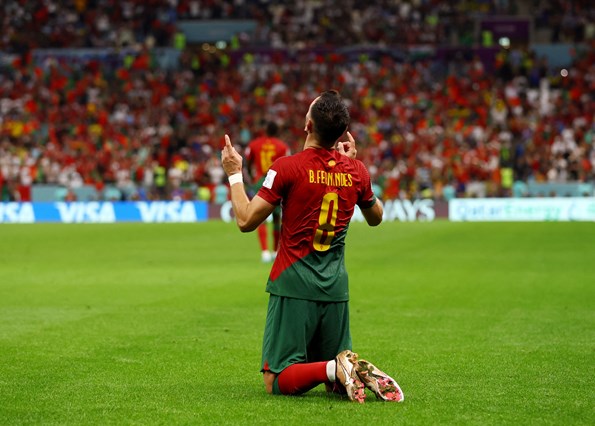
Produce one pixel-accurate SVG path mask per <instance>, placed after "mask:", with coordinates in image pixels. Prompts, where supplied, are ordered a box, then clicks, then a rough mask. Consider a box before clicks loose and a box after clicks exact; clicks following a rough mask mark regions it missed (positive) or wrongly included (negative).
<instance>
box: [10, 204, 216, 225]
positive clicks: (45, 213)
mask: <svg viewBox="0 0 595 426" xmlns="http://www.w3.org/2000/svg"><path fill="white" fill-rule="evenodd" d="M207 219H208V203H206V202H204V201H151V202H144V201H139V202H73V203H64V202H58V203H0V223H41V222H58V223H114V222H146V223H150V222H202V221H205V220H207Z"/></svg>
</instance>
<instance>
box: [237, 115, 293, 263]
mask: <svg viewBox="0 0 595 426" xmlns="http://www.w3.org/2000/svg"><path fill="white" fill-rule="evenodd" d="M278 132H279V127H278V126H277V124H276V123H275V122H273V121H269V122H266V125H265V134H264V135H262V136H259V137H257V138H255V139H253V140H252V141H251V142H250V143H249V144H248V147H247V148H246V151H245V154H246V162H247V165H246V166H247V167H246V169H247V171H248V174H249V175H250V176H249V177H250V185H249V192H250V194H249V195H250V196H254V194H256V193H257V192H258V190H259V189H260V187H261V186H262V183H263V182H264V179H265V177H266V174H267V172H268V170H269V168H270V167H271V166H272V165H273V163H274V162H275V160H277V159H278V158H281V157H284V156H286V155H289V154H290V151H289V147H288V146H287V145H286V144H285V142H283V141H282V140H281V139H279V138H277V134H278ZM271 216H272V219H273V220H272V242H271V243H272V244H270V245H269V224H268V222H266V221H265V222H263V223H262V224H261V225H260V226H259V227H258V230H257V231H258V241H259V243H260V251H261V260H262V261H263V262H270V261H272V260H273V259H274V258H275V256H276V255H277V249H278V248H279V233H280V232H281V209H280V208H279V207H277V208H276V209H275V210H274V211H273V214H272V215H271Z"/></svg>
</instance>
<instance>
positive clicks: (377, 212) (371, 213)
mask: <svg viewBox="0 0 595 426" xmlns="http://www.w3.org/2000/svg"><path fill="white" fill-rule="evenodd" d="M383 213H384V208H383V206H382V201H380V199H378V198H376V202H375V203H374V205H373V206H372V207H370V208H368V209H362V214H363V215H364V218H365V219H366V222H367V223H368V225H370V226H378V225H380V223H381V222H382V214H383Z"/></svg>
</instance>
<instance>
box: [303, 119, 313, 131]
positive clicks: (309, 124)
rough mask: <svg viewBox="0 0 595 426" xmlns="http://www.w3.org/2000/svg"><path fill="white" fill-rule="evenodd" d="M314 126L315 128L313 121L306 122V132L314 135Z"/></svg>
mask: <svg viewBox="0 0 595 426" xmlns="http://www.w3.org/2000/svg"><path fill="white" fill-rule="evenodd" d="M313 126H314V123H312V120H310V119H308V120H306V126H305V127H304V132H306V133H312V127H313Z"/></svg>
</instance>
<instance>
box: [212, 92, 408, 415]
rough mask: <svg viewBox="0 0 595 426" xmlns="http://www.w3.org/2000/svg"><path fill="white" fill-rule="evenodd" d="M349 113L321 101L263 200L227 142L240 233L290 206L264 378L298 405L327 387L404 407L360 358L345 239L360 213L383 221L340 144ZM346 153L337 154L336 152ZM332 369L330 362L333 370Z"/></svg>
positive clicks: (391, 385) (337, 101) (273, 286)
mask: <svg viewBox="0 0 595 426" xmlns="http://www.w3.org/2000/svg"><path fill="white" fill-rule="evenodd" d="M348 125H349V112H348V109H347V106H346V105H345V104H344V103H343V102H342V100H341V98H340V95H339V94H338V93H337V92H333V91H327V92H323V93H322V94H321V95H320V96H318V97H317V98H316V99H315V100H314V101H313V102H312V103H311V104H310V107H309V109H308V113H307V114H306V120H305V128H304V130H305V131H306V134H307V136H306V141H305V142H304V146H303V151H301V152H300V153H298V154H295V155H292V156H285V157H281V158H280V159H278V160H277V161H276V162H275V163H274V164H273V165H272V167H271V168H270V169H269V171H268V172H267V176H266V179H265V181H264V183H263V185H262V187H261V188H260V190H259V191H258V193H257V195H256V196H255V197H254V198H252V200H249V199H248V196H247V194H246V192H245V189H244V185H243V184H242V156H241V155H240V154H239V153H238V152H237V151H236V150H235V149H234V147H233V146H232V145H231V141H230V139H229V137H228V136H227V135H225V139H226V142H225V148H224V149H223V151H222V163H223V167H224V169H225V173H226V174H227V176H228V177H229V181H230V185H231V201H232V206H233V210H234V214H235V217H236V221H237V223H238V226H239V228H240V229H241V230H242V231H243V232H247V231H253V230H254V229H256V228H257V227H258V225H259V224H261V223H262V222H263V221H264V220H265V219H266V218H267V217H268V216H269V215H270V214H271V213H272V212H273V210H274V209H275V206H278V205H280V204H282V209H283V233H282V236H281V244H280V250H279V255H278V257H277V258H276V259H275V263H274V264H273V268H272V270H271V275H270V277H269V281H268V283H267V291H268V292H269V293H270V299H269V308H268V312H267V320H266V326H265V332H264V343H263V354H262V369H261V371H262V372H263V377H264V382H265V387H266V390H267V392H268V393H271V394H277V395H279V394H282V395H298V394H301V393H304V392H307V391H308V390H310V389H312V388H313V387H315V386H317V385H319V384H322V383H327V384H328V386H329V388H330V386H331V384H333V383H334V385H335V387H338V386H340V389H341V390H342V391H344V392H345V393H346V394H347V396H348V398H349V399H350V400H352V401H357V402H359V403H363V402H364V398H365V393H364V385H365V386H366V387H368V388H369V389H371V390H372V391H374V392H375V393H376V395H377V396H378V397H379V398H381V399H383V400H387V401H402V400H403V394H402V392H401V389H400V388H399V386H398V384H397V382H396V381H395V380H394V379H392V378H391V377H389V376H388V375H386V374H385V373H382V372H381V371H380V370H378V369H377V368H376V367H374V366H373V365H372V364H371V363H369V362H367V361H365V360H359V359H358V355H357V354H355V353H353V352H351V335H350V330H349V307H348V300H349V290H348V283H347V273H346V271H345V266H344V238H345V234H346V232H347V228H348V225H349V221H350V220H351V216H352V215H353V212H354V209H355V206H356V204H357V205H358V206H359V207H360V208H361V210H362V213H363V215H364V217H365V219H366V221H367V222H368V224H369V225H370V226H376V225H378V224H380V222H381V221H382V214H383V208H382V203H381V202H380V201H379V200H378V199H377V198H376V197H375V196H374V194H373V193H372V190H371V182H370V177H369V175H368V172H367V170H366V167H365V166H364V164H363V163H362V162H361V161H358V160H355V159H354V158H355V153H356V151H355V142H354V140H353V139H352V138H351V136H350V134H349V133H347V135H348V137H349V139H350V140H349V142H348V143H347V147H348V148H347V149H345V148H344V147H345V145H344V144H343V143H342V142H339V143H338V145H337V140H339V138H341V137H342V135H344V134H345V132H346V130H347V127H348ZM335 146H337V149H335ZM329 360H330V361H329Z"/></svg>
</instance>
